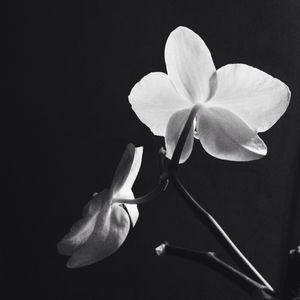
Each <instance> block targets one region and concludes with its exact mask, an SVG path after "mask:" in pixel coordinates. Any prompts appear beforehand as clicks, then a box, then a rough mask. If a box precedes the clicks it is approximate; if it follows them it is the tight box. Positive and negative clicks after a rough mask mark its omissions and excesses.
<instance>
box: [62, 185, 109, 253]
mask: <svg viewBox="0 0 300 300" xmlns="http://www.w3.org/2000/svg"><path fill="white" fill-rule="evenodd" d="M109 202H110V198H109V191H108V190H104V191H102V192H101V193H99V194H95V195H93V198H92V199H91V200H90V201H89V202H88V203H87V205H86V206H85V207H84V209H83V218H82V219H81V220H79V221H77V222H76V223H75V224H74V225H73V226H72V228H71V230H70V232H69V233H68V234H67V235H66V236H65V237H63V239H62V240H61V241H60V242H59V243H58V244H57V248H58V251H59V253H60V254H63V255H71V254H72V253H73V252H74V251H75V250H76V249H77V248H78V247H80V246H81V245H83V244H84V243H85V242H86V241H87V239H88V238H89V237H90V235H91V234H92V232H93V230H94V227H95V224H96V221H97V216H98V214H99V212H100V210H101V208H102V207H103V206H104V205H105V204H106V203H109Z"/></svg>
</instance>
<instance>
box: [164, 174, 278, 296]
mask: <svg viewBox="0 0 300 300" xmlns="http://www.w3.org/2000/svg"><path fill="white" fill-rule="evenodd" d="M170 180H171V181H172V182H173V184H174V185H175V187H176V189H177V191H178V192H179V193H180V194H181V196H182V197H183V198H184V199H185V200H186V202H187V204H188V205H189V206H191V208H192V209H193V210H194V212H195V214H196V216H197V217H198V218H199V219H200V221H201V222H202V223H203V224H204V225H205V226H206V227H207V228H208V229H209V230H210V231H211V232H212V233H213V234H214V235H215V237H216V238H217V240H218V241H219V242H220V243H221V244H222V246H223V247H224V248H225V249H226V250H227V251H228V253H229V254H230V256H231V257H232V259H233V260H234V261H235V262H236V263H237V264H238V266H240V268H241V269H242V270H243V271H244V272H246V274H249V276H251V277H253V278H254V279H258V280H259V281H260V282H262V283H263V284H264V285H265V286H266V287H267V288H268V289H269V290H270V291H274V289H273V288H272V286H271V285H270V284H269V283H268V282H267V281H266V280H265V279H264V278H263V276H262V275H261V274H260V273H259V272H258V271H257V270H256V269H255V267H254V266H253V265H252V264H251V263H250V262H249V261H248V260H247V258H246V257H245V256H244V255H243V253H242V252H241V251H240V250H239V249H238V248H237V246H236V245H235V244H234V243H233V242H232V240H231V239H230V238H229V236H228V235H227V234H226V232H225V231H224V230H223V229H222V227H221V226H220V225H219V224H218V223H217V221H216V220H215V219H214V218H213V217H212V216H211V215H210V214H209V213H208V212H207V211H206V210H205V209H204V208H202V206H201V205H200V204H199V203H198V202H197V201H196V200H195V199H194V198H193V197H192V196H191V195H190V194H189V192H188V191H187V190H186V189H185V187H184V186H183V185H182V183H181V182H180V180H179V178H178V176H177V174H176V172H175V171H174V170H173V171H171V172H170Z"/></svg>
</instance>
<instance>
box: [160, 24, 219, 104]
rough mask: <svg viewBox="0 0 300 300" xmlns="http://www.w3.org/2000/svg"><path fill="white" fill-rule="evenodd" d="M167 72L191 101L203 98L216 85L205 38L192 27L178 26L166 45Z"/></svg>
mask: <svg viewBox="0 0 300 300" xmlns="http://www.w3.org/2000/svg"><path fill="white" fill-rule="evenodd" d="M165 61H166V67H167V72H168V75H169V76H170V78H171V79H172V81H173V82H174V85H175V87H176V89H177V90H178V92H179V93H180V94H181V95H183V96H185V97H187V98H189V99H190V100H191V101H192V102H193V103H196V102H204V101H205V100H207V99H208V98H209V97H210V96H211V95H212V94H213V93H214V90H215V88H216V78H215V76H214V73H215V71H216V68H215V65H214V63H213V60H212V57H211V54H210V52H209V50H208V48H207V46H206V44H205V43H204V41H203V40H202V39H201V38H200V37H199V36H198V35H197V34H196V33H195V32H193V31H192V30H190V29H188V28H186V27H182V26H181V27H178V28H176V29H175V30H174V31H172V32H171V34H170V35H169V37H168V40H167V43H166V47H165Z"/></svg>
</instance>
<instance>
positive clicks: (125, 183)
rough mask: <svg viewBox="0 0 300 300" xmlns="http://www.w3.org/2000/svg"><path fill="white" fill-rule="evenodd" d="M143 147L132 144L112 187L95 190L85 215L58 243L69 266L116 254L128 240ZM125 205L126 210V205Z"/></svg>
mask: <svg viewBox="0 0 300 300" xmlns="http://www.w3.org/2000/svg"><path fill="white" fill-rule="evenodd" d="M142 155H143V147H139V148H135V147H134V145H133V144H129V145H128V146H127V148H126V150H125V152H124V154H123V157H122V159H121V161H120V163H119V166H118V168H117V170H116V172H115V175H114V178H113V181H112V184H111V187H110V189H105V190H104V191H102V192H101V193H99V194H98V193H95V194H94V195H93V198H92V199H91V200H90V201H89V202H88V203H87V205H86V206H85V208H84V210H83V218H82V219H81V220H79V221H78V222H77V223H75V224H74V225H73V227H72V228H71V231H70V232H69V233H68V234H67V235H66V236H65V237H64V238H63V239H62V240H61V241H60V242H59V243H58V250H59V252H60V253H61V254H64V255H70V256H71V257H70V259H69V261H68V263H67V266H68V267H69V268H77V267H83V266H86V265H89V264H92V263H95V262H97V261H100V260H102V259H104V258H105V257H107V256H109V255H111V254H112V253H114V252H115V251H116V250H117V249H118V248H119V247H120V246H121V245H122V244H123V242H124V241H125V239H126V237H127V234H128V232H129V229H130V224H132V226H134V225H135V223H136V221H137V219H138V216H139V212H138V209H137V205H136V204H131V203H135V201H134V195H133V192H132V190H131V187H132V185H133V183H134V181H135V178H136V176H137V174H138V172H139V169H140V166H141V161H142ZM124 206H125V207H126V210H125V208H124Z"/></svg>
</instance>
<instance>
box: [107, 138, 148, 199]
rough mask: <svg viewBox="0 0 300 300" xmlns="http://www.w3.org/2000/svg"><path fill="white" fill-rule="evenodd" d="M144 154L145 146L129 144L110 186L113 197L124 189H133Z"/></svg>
mask: <svg viewBox="0 0 300 300" xmlns="http://www.w3.org/2000/svg"><path fill="white" fill-rule="evenodd" d="M142 156H143V147H138V148H136V147H134V145H133V144H128V145H127V147H126V149H125V151H124V154H123V156H122V158H121V161H120V163H119V165H118V167H117V170H116V172H115V175H114V178H113V180H112V184H111V188H110V190H111V195H112V198H114V197H117V194H118V193H120V192H121V190H122V189H125V190H131V187H132V185H133V183H134V181H135V179H136V176H137V174H138V172H139V170H140V167H141V162H142Z"/></svg>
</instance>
